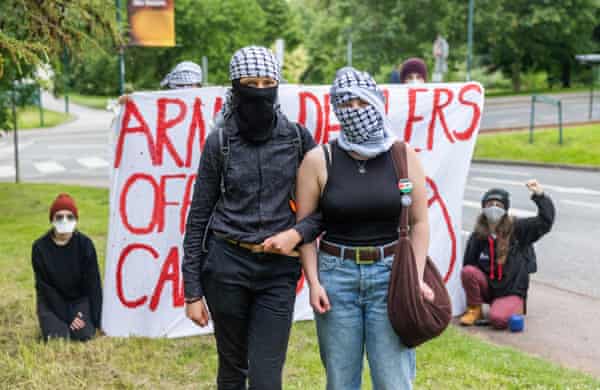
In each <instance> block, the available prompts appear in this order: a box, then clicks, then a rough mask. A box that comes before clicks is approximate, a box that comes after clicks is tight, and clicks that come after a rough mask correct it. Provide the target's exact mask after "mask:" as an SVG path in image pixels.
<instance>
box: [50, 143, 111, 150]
mask: <svg viewBox="0 0 600 390" xmlns="http://www.w3.org/2000/svg"><path fill="white" fill-rule="evenodd" d="M47 148H48V149H49V150H62V149H74V150H78V149H108V145H107V144H77V145H48V146H47Z"/></svg>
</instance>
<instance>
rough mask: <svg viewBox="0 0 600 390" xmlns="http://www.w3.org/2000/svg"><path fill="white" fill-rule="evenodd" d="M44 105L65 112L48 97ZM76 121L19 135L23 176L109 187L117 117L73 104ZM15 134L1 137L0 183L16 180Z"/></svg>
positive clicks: (72, 109)
mask: <svg viewBox="0 0 600 390" xmlns="http://www.w3.org/2000/svg"><path fill="white" fill-rule="evenodd" d="M43 104H44V106H45V107H47V108H49V109H54V110H57V111H62V110H64V103H63V101H61V100H56V99H54V98H52V97H51V96H50V95H48V94H44V96H43ZM70 112H71V113H72V114H74V115H75V116H76V120H74V121H72V122H70V123H67V124H65V125H62V126H59V127H55V128H52V129H41V130H26V131H20V132H19V145H20V147H19V153H20V175H21V179H22V180H23V181H30V182H38V181H39V182H72V183H79V184H88V185H97V186H108V172H109V171H108V167H109V163H108V161H109V154H110V152H109V150H110V149H109V145H110V137H109V134H110V131H109V126H110V123H111V120H112V118H113V115H112V114H111V113H109V112H107V111H100V110H94V109H88V108H85V107H80V106H77V105H74V104H71V105H70ZM13 153H14V147H13V139H12V135H11V136H8V137H5V138H0V180H5V181H6V180H14V175H15V169H14V163H13V158H14V157H13V156H14V154H13Z"/></svg>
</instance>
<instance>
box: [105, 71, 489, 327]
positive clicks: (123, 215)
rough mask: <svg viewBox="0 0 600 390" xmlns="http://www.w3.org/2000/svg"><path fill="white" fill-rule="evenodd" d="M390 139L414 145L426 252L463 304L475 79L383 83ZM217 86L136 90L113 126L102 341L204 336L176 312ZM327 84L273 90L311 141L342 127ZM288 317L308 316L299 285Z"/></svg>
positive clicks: (478, 103) (218, 103) (479, 108)
mask: <svg viewBox="0 0 600 390" xmlns="http://www.w3.org/2000/svg"><path fill="white" fill-rule="evenodd" d="M381 88H382V90H383V91H384V95H385V98H386V111H387V112H388V117H389V118H390V121H391V123H392V127H393V129H394V131H395V134H396V136H397V137H398V138H399V139H401V140H405V141H406V142H408V143H409V144H410V145H411V146H412V147H414V148H415V149H416V150H417V151H418V152H419V156H420V158H421V161H422V162H423V165H424V168H425V172H426V175H427V190H428V199H429V201H428V204H429V219H430V223H431V244H430V250H429V254H430V255H431V257H432V258H433V259H434V261H435V263H436V264H437V266H438V268H439V270H440V272H441V274H442V276H443V277H444V280H445V282H446V285H447V287H448V290H449V292H450V295H451V298H452V303H453V311H454V314H459V313H460V312H462V310H463V309H464V305H465V302H464V293H463V290H462V287H461V282H460V268H461V266H462V259H461V254H462V248H461V245H462V240H461V232H462V204H463V195H464V188H465V184H466V180H467V174H468V170H469V165H470V161H471V157H472V154H473V148H474V145H475V140H476V137H477V134H478V131H479V125H480V122H481V114H482V112H483V102H484V91H483V88H482V87H481V85H479V84H478V83H464V84H463V83H459V84H422V85H418V86H414V85H411V86H408V85H383V86H381ZM225 90H226V89H225V88H224V87H210V88H202V89H184V90H174V91H161V92H151V93H150V92H149V93H135V94H133V95H131V98H130V99H129V100H128V102H127V103H126V104H125V105H124V107H123V108H122V110H121V113H120V114H119V116H118V118H117V120H116V121H115V128H114V140H115V142H114V153H113V160H112V168H113V170H112V175H111V192H110V222H109V224H110V226H109V236H108V247H107V256H106V270H105V284H104V306H103V328H104V330H105V331H106V333H107V334H108V335H111V336H128V335H139V336H149V337H180V336H187V335H193V334H201V333H208V332H210V331H211V330H212V329H211V328H210V327H207V328H199V327H198V326H196V325H194V324H193V323H192V322H191V321H189V320H188V319H187V318H186V317H185V313H184V296H183V280H182V275H181V261H182V259H183V250H182V242H183V235H184V233H185V222H186V217H187V213H188V210H189V207H190V203H191V199H192V195H193V194H192V191H193V188H194V182H195V178H196V170H197V166H198V162H199V158H200V155H201V152H202V148H203V146H204V143H205V141H206V137H207V136H208V133H209V131H210V128H211V126H210V124H211V122H212V120H213V118H214V116H215V115H216V113H217V112H218V111H219V110H220V109H221V107H222V105H223V96H224V94H225ZM328 93H329V87H328V86H301V85H282V86H280V89H279V103H280V104H281V108H282V110H283V112H284V113H285V114H286V115H287V116H288V118H290V119H291V120H293V121H298V122H300V123H301V124H303V125H304V126H306V127H307V128H308V129H309V130H310V131H311V133H312V134H313V136H314V138H315V140H316V141H317V142H318V143H326V142H328V141H330V140H332V139H334V138H335V137H336V136H337V135H338V134H339V131H340V125H339V123H338V122H337V120H336V117H335V115H334V114H333V111H332V109H331V105H330V102H329V95H328ZM294 317H295V319H296V320H300V319H310V318H312V310H311V308H310V305H309V302H308V287H307V286H306V284H305V283H304V279H303V278H302V279H301V280H300V281H299V282H298V289H297V300H296V310H295V316H294Z"/></svg>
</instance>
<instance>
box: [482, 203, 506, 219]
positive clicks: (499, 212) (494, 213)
mask: <svg viewBox="0 0 600 390" xmlns="http://www.w3.org/2000/svg"><path fill="white" fill-rule="evenodd" d="M505 214H506V210H504V209H503V208H502V207H498V206H490V207H485V208H484V209H483V215H485V217H486V218H487V220H488V221H489V222H490V223H498V222H499V221H500V220H501V219H502V217H504V215H505Z"/></svg>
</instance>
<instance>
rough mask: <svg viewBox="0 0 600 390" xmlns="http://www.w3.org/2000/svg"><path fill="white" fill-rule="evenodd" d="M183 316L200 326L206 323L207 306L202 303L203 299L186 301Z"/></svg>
mask: <svg viewBox="0 0 600 390" xmlns="http://www.w3.org/2000/svg"><path fill="white" fill-rule="evenodd" d="M185 316H186V317H187V318H189V319H190V320H192V321H193V322H194V323H195V324H196V325H198V326H200V327H202V328H204V327H205V326H206V325H208V308H207V307H206V303H204V299H199V300H197V301H196V302H192V303H186V304H185Z"/></svg>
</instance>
